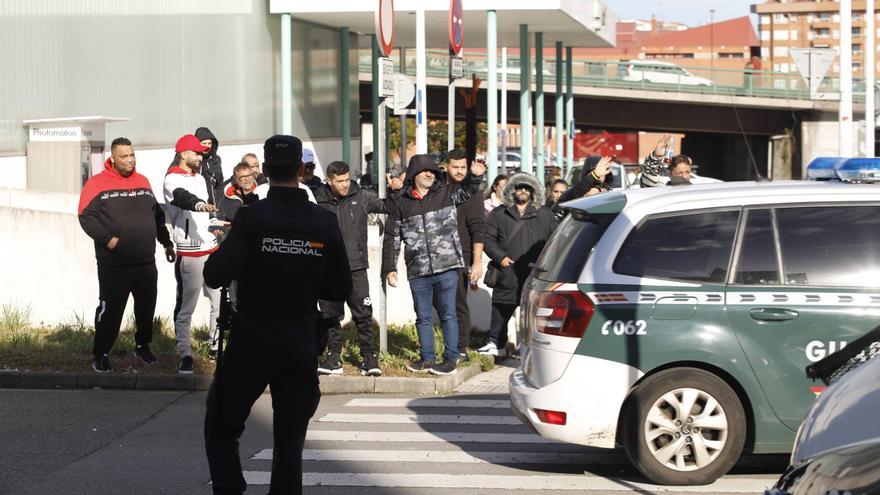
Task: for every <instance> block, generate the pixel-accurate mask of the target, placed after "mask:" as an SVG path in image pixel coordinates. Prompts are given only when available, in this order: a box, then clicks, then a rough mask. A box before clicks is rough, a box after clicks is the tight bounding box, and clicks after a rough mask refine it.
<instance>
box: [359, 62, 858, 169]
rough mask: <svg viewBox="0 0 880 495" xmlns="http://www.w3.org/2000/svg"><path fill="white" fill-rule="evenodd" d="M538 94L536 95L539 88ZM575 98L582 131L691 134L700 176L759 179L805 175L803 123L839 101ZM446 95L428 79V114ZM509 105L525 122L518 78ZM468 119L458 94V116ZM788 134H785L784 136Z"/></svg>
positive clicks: (366, 90)
mask: <svg viewBox="0 0 880 495" xmlns="http://www.w3.org/2000/svg"><path fill="white" fill-rule="evenodd" d="M367 76H368V75H367ZM459 84H460V87H462V88H464V87H467V86H466V85H469V84H470V80H463V81H459ZM370 88H371V87H370V81H369V79H368V78H367V79H366V80H364V77H363V75H362V80H361V86H360V102H361V103H360V106H361V118H362V121H364V122H371V121H372V117H371V115H370V104H369V102H370ZM532 94H533V98H534V92H533V93H532ZM555 97H556V95H555V86H553V87H551V86H550V85H546V86H545V96H544V113H545V119H546V123H547V126H548V127H552V126H554V125H555V119H556V116H555V113H556V112H555V110H556V108H555V107H556V105H555ZM574 98H575V105H574V108H575V110H574V117H575V122H576V126H577V129H578V130H579V131H581V132H588V131H597V130H607V131H608V132H624V131H629V132H632V131H647V132H665V131H670V132H680V133H684V134H686V137H685V139H684V141H683V142H682V144H681V150H680V152H682V153H684V154H686V155H688V156H690V157H692V158H693V160H694V162H695V163H696V164H698V165H699V166H700V174H701V175H705V176H709V177H715V178H718V179H721V180H725V181H731V180H751V179H754V178H755V177H756V176H757V172H756V170H757V171H759V172H760V174H761V175H762V176H768V175H771V176H772V177H774V178H777V179H783V178H792V179H799V178H801V176H802V170H803V167H804V166H805V163H804V162H805V161H807V160H809V158H810V157H807V158H806V160H805V159H804V158H803V157H802V155H803V154H804V153H803V151H802V147H801V141H802V140H801V135H802V124H803V123H804V122H820V121H836V119H837V103H836V102H830V101H810V100H798V99H782V98H764V97H746V96H728V95H719V94H691V93H675V92H665V91H645V90H632V89H613V88H591V87H578V86H576V87H575V89H574ZM447 99H448V93H447V86H446V85H445V80H443V79H442V78H428V95H427V110H428V118H429V119H432V120H446V118H447V114H446V112H447V109H446V107H447ZM507 104H508V109H507V116H508V124H511V125H518V124H519V88H518V85H517V84H515V83H514V84H509V85H508V94H507ZM857 107H858V105H857ZM533 108H534V104H533ZM856 112H858V108H856ZM737 117H738V118H737ZM464 118H465V115H464V108H463V102H462V101H461V97H460V96H459V97H458V99H457V103H456V121H459V122H460V121H463V119H464ZM477 120H478V122H486V90H485V82H484V83H483V87H481V89H480V91H479V94H478V97H477ZM781 136H784V138H782V139H779V137H781ZM773 137H776V138H777V139H773V140H772V141H773V142H775V143H776V147H775V148H774V149H775V151H773V161H774V164H773V167H772V169H773V170H772V171H770V169H769V168H768V164H769V161H770V153H771V151H770V143H771V138H773ZM830 139H834V140H835V147H836V136H833V137H830ZM780 144H781V145H782V146H780ZM783 148H784V149H783ZM432 151H433V150H432Z"/></svg>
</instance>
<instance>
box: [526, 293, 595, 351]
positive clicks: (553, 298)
mask: <svg viewBox="0 0 880 495" xmlns="http://www.w3.org/2000/svg"><path fill="white" fill-rule="evenodd" d="M535 306H536V310H535V330H536V331H538V332H540V333H543V334H545V335H558V336H560V337H573V338H578V339H579V338H581V337H582V336H583V335H584V331H585V330H586V329H587V325H589V324H590V319H591V318H593V313H595V312H596V306H595V305H593V302H592V301H591V300H590V299H589V298H588V297H587V296H586V295H585V294H584V293H583V292H580V291H576V290H574V291H552V292H544V293H542V294H541V296H540V297H539V298H538V302H537V303H536V304H535Z"/></svg>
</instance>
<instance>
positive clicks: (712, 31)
mask: <svg viewBox="0 0 880 495" xmlns="http://www.w3.org/2000/svg"><path fill="white" fill-rule="evenodd" d="M709 73H710V74H711V75H710V76H709V78H710V79H712V80H713V81H714V80H715V9H709Z"/></svg>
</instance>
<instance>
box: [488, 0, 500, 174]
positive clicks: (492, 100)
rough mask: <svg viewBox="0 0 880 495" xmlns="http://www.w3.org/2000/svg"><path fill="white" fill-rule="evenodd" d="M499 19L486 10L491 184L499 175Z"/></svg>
mask: <svg viewBox="0 0 880 495" xmlns="http://www.w3.org/2000/svg"><path fill="white" fill-rule="evenodd" d="M497 52H498V20H497V17H496V13H495V11H494V10H489V11H487V12H486V54H487V55H488V59H489V60H488V62H487V63H488V65H489V86H488V88H487V94H486V122H487V124H488V129H487V131H488V136H487V138H488V139H487V140H488V142H487V143H486V148H487V150H486V152H487V153H488V154H489V163H488V165H489V170H488V174H489V177H488V178H489V184H491V183H492V181H494V180H495V177H496V176H497V175H498V58H497V55H498V54H497Z"/></svg>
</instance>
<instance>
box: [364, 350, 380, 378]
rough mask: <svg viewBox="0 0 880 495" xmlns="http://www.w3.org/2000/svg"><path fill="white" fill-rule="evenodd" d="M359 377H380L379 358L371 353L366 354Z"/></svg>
mask: <svg viewBox="0 0 880 495" xmlns="http://www.w3.org/2000/svg"><path fill="white" fill-rule="evenodd" d="M361 375H363V376H382V370H381V369H379V357H378V356H376V355H375V354H373V353H368V354H367V355H366V356H365V357H364V363H363V364H362V365H361Z"/></svg>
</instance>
